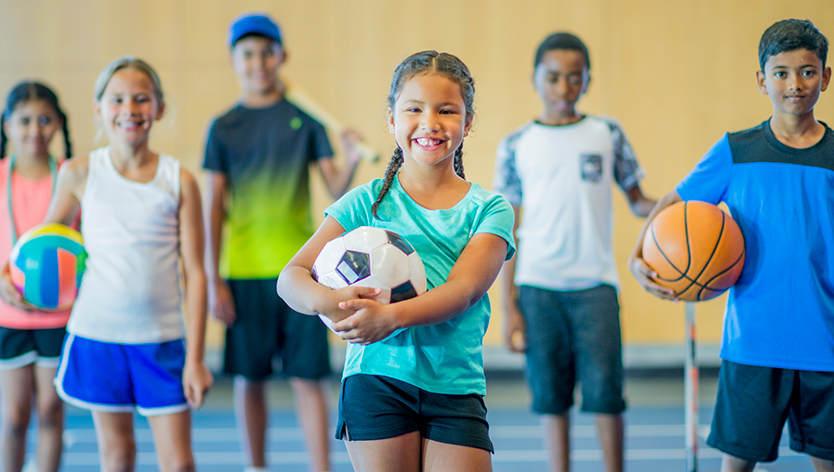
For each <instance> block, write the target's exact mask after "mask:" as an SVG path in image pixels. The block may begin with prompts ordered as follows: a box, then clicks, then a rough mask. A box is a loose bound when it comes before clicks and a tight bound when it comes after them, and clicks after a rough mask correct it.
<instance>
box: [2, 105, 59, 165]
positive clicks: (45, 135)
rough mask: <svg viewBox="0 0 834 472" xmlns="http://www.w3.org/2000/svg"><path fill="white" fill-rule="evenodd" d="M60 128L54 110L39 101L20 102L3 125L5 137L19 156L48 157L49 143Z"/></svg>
mask: <svg viewBox="0 0 834 472" xmlns="http://www.w3.org/2000/svg"><path fill="white" fill-rule="evenodd" d="M61 126H63V123H62V122H61V119H60V118H59V117H58V113H57V112H56V111H55V108H54V107H53V106H52V105H51V104H49V102H47V101H46V100H40V99H34V100H27V101H25V102H21V103H20V104H19V105H17V107H15V109H14V111H12V114H11V116H10V117H9V118H8V119H7V120H6V122H5V124H4V127H5V132H6V135H8V136H9V139H10V140H11V142H12V143H13V144H14V148H15V151H16V152H17V153H18V154H19V155H21V156H46V155H48V154H49V143H50V142H52V137H53V136H55V133H56V132H58V130H59V129H61Z"/></svg>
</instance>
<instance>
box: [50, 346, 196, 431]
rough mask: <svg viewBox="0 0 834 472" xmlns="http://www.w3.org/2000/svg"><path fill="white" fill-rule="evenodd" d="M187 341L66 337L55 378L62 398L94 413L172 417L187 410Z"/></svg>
mask: <svg viewBox="0 0 834 472" xmlns="http://www.w3.org/2000/svg"><path fill="white" fill-rule="evenodd" d="M184 366H185V343H184V341H183V340H182V339H177V340H174V341H167V342H163V343H152V344H117V343H106V342H101V341H94V340H92V339H86V338H81V337H78V336H75V335H74V334H67V338H66V341H65V342H64V351H63V352H62V353H61V364H60V366H59V367H58V374H57V376H56V377H55V387H56V389H57V391H58V395H59V396H60V397H61V398H62V399H63V400H64V401H65V402H67V403H69V404H71V405H75V406H77V407H79V408H84V409H87V410H93V411H102V412H108V413H121V412H132V411H133V410H134V409H135V410H136V411H137V412H138V413H139V414H140V415H143V416H156V415H168V414H173V413H179V412H181V411H185V410H187V409H188V402H187V400H186V399H185V393H184V391H183V386H182V371H183V367H184Z"/></svg>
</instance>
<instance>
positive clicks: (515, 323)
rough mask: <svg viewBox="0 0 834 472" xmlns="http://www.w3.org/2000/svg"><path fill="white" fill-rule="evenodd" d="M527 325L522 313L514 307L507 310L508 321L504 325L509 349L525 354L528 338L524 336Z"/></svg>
mask: <svg viewBox="0 0 834 472" xmlns="http://www.w3.org/2000/svg"><path fill="white" fill-rule="evenodd" d="M526 325H527V323H526V322H525V321H524V316H522V314H521V311H519V310H518V308H517V307H515V306H513V307H511V308H509V309H508V310H507V319H506V321H505V323H504V338H505V342H506V343H507V348H509V349H510V351H513V352H524V351H525V350H527V337H526V335H525V334H524V333H525V328H526Z"/></svg>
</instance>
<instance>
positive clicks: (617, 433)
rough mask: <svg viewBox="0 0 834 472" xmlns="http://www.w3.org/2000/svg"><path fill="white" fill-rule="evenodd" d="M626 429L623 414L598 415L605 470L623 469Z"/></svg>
mask: <svg viewBox="0 0 834 472" xmlns="http://www.w3.org/2000/svg"><path fill="white" fill-rule="evenodd" d="M624 429H625V428H624V426H623V415H622V414H615V415H606V414H598V415H597V431H598V432H599V443H600V446H601V447H602V452H603V455H604V459H605V470H607V471H608V472H622V470H623V449H624V443H625V433H624V431H623V430H624Z"/></svg>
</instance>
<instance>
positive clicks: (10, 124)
mask: <svg viewBox="0 0 834 472" xmlns="http://www.w3.org/2000/svg"><path fill="white" fill-rule="evenodd" d="M59 130H60V131H62V133H63V135H64V153H65V155H66V156H67V157H69V156H70V155H71V154H72V146H71V145H70V138H69V131H68V128H67V116H66V115H65V114H64V112H63V111H62V110H61V107H60V105H59V103H58V97H57V96H56V95H55V93H54V92H53V91H52V90H50V89H49V87H47V86H45V85H43V84H40V83H37V82H22V83H20V84H18V85H16V86H15V87H14V88H13V89H12V90H11V92H9V96H8V99H7V100H6V106H5V108H4V109H3V113H2V116H0V157H2V158H3V159H2V160H0V259H2V260H3V262H5V261H6V260H7V259H8V255H9V253H11V250H12V246H13V245H14V243H15V241H16V240H17V238H18V237H19V236H20V235H21V234H23V233H24V232H25V231H26V230H28V229H29V228H31V227H33V226H35V225H37V224H40V223H41V222H42V221H43V219H44V217H45V216H46V212H47V209H48V208H49V202H50V200H51V198H52V193H53V190H54V188H55V181H56V173H57V169H58V166H59V165H60V164H61V161H63V159H60V160H58V159H55V158H53V157H52V156H51V155H50V154H49V144H50V143H51V142H52V138H53V137H54V136H55V134H56V133H57V132H58V131H59ZM7 141H11V143H12V152H11V154H10V155H9V156H8V157H4V156H6V148H7ZM12 290H14V288H12ZM11 297H19V294H15V293H8V292H6V291H3V290H0V298H2V301H0V400H1V401H2V412H0V419H2V430H1V431H0V458H2V459H0V460H1V461H2V470H3V471H4V472H19V471H20V470H21V469H22V468H23V465H24V460H25V457H26V430H27V429H28V427H29V418H30V416H31V413H32V411H31V410H32V403H33V402H32V399H33V398H36V401H37V408H38V450H37V463H38V470H39V471H41V472H46V471H57V470H58V467H59V466H60V463H61V450H62V442H61V436H62V434H63V429H64V409H63V402H62V401H61V400H60V398H59V397H58V395H57V393H56V392H55V387H54V386H53V384H52V379H53V378H54V377H55V371H56V369H57V366H58V359H59V357H60V354H61V344H62V342H63V339H64V327H65V326H66V324H67V319H68V318H69V313H70V312H69V310H67V311H62V312H41V311H24V310H21V309H19V308H16V307H14V306H12V305H10V304H9V300H10V299H11Z"/></svg>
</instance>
